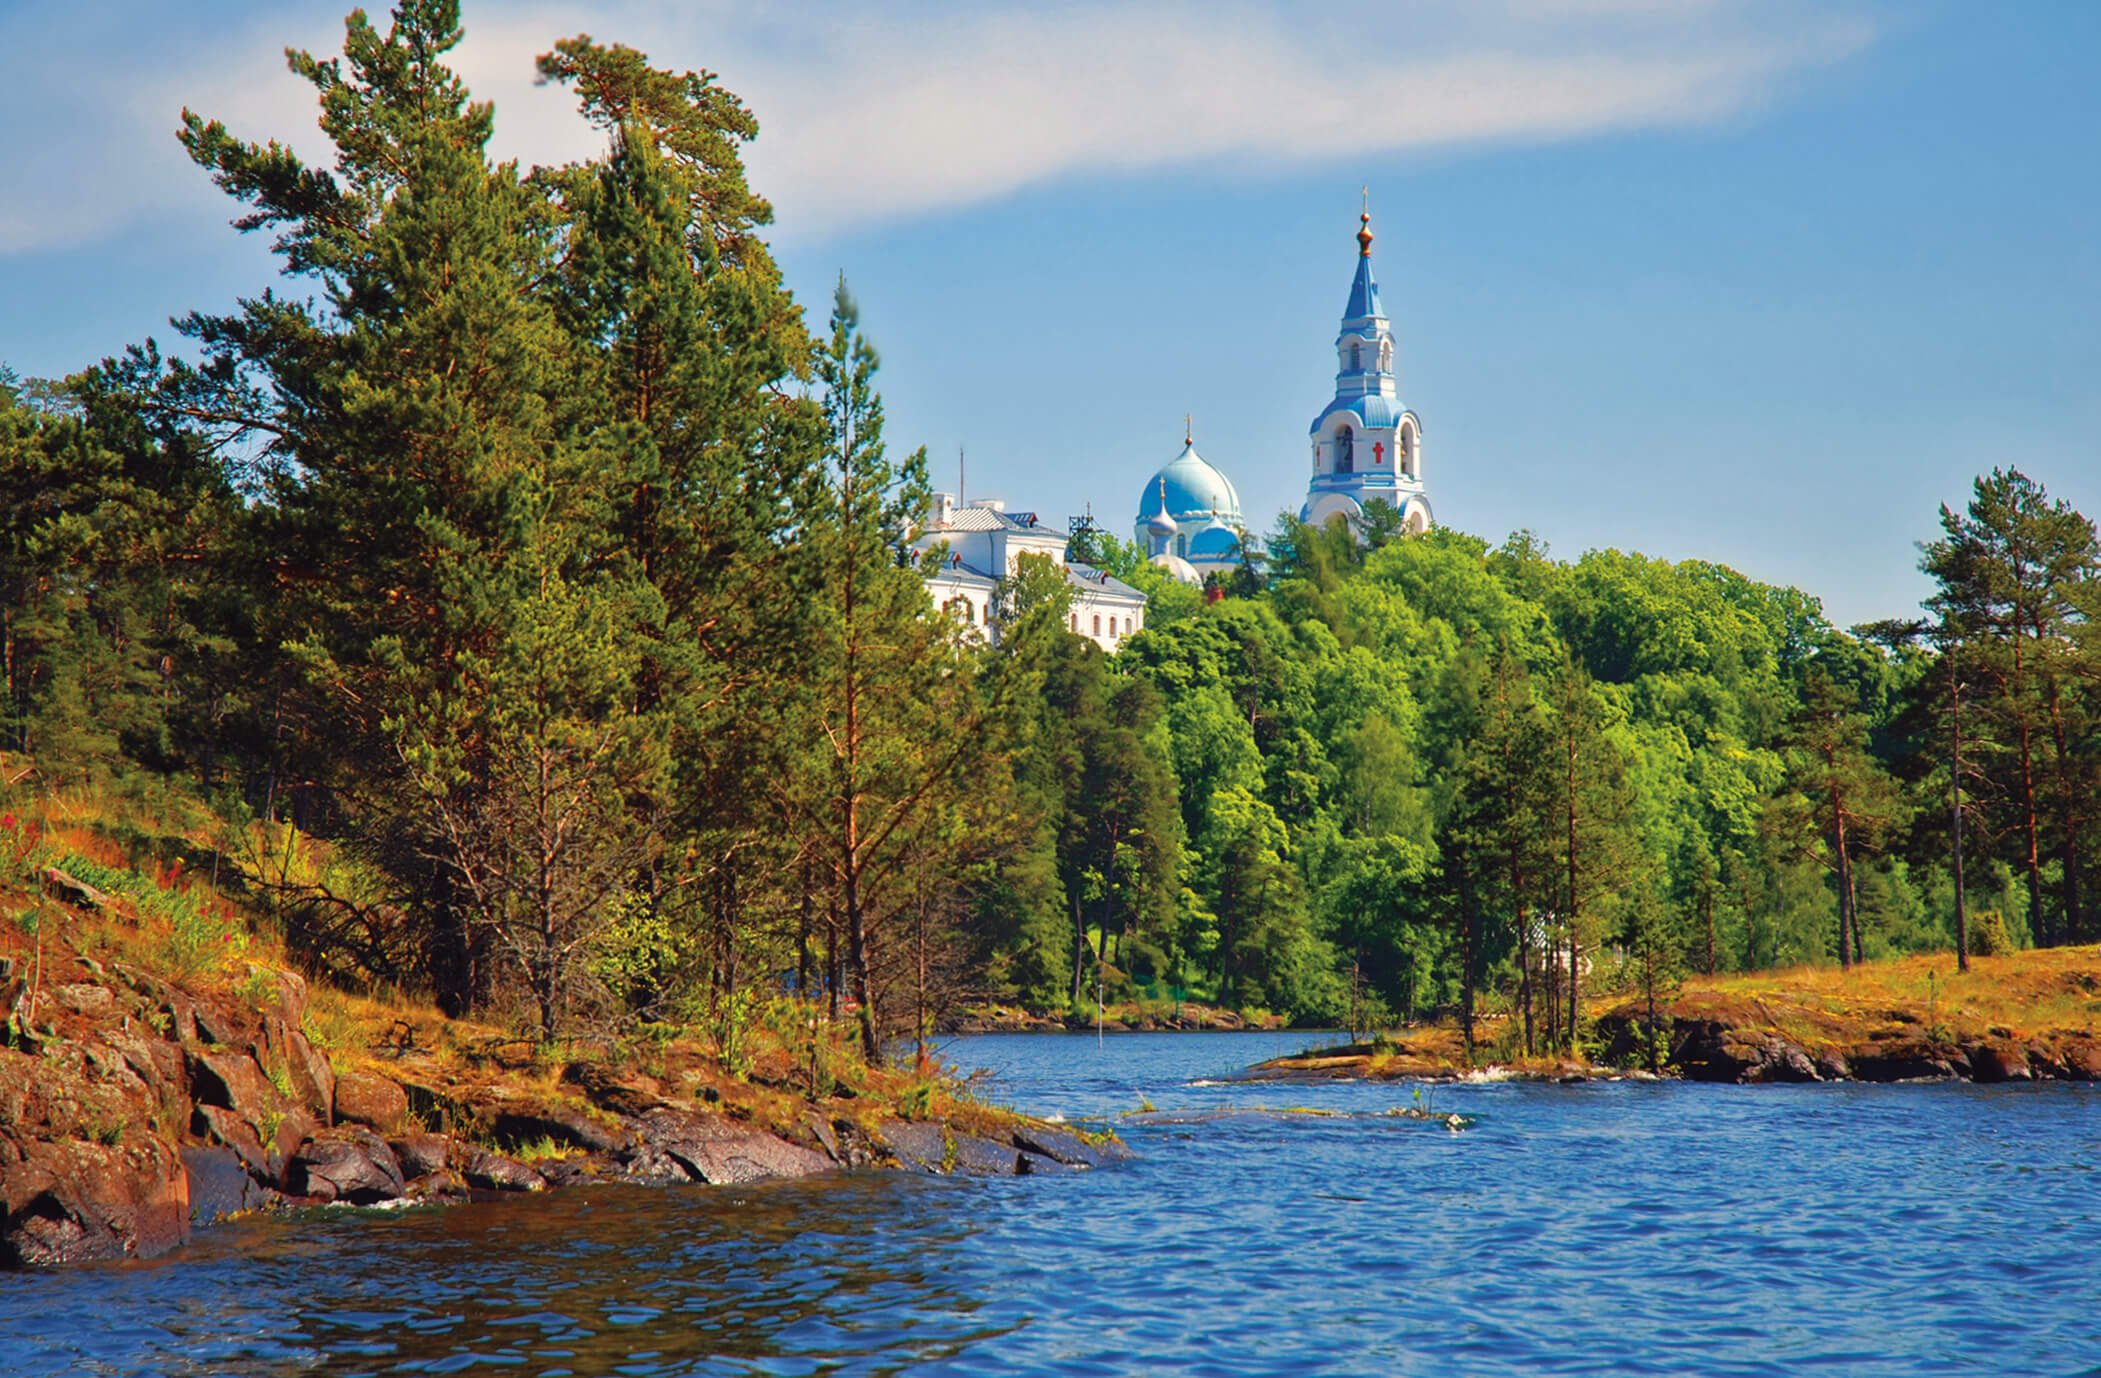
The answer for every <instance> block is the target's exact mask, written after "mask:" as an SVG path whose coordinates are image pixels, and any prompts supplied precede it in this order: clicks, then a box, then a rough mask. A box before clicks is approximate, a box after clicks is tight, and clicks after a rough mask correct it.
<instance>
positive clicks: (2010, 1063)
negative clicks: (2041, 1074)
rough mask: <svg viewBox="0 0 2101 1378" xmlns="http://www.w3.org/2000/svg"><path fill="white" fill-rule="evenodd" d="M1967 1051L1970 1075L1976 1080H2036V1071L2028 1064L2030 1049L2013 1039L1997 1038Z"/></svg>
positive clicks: (1993, 1083) (1985, 1082)
mask: <svg viewBox="0 0 2101 1378" xmlns="http://www.w3.org/2000/svg"><path fill="white" fill-rule="evenodd" d="M1967 1051H1968V1053H1969V1058H1970V1077H1971V1079H1972V1080H1974V1081H1978V1082H1982V1083H1984V1084H1986V1085H1997V1084H1999V1083H2001V1082H2007V1081H2033V1080H2035V1072H2034V1070H2033V1069H2032V1068H2030V1067H2029V1065H2028V1049H2027V1048H2026V1047H2024V1046H2023V1045H2021V1044H2019V1043H2016V1042H2014V1041H2012V1040H2011V1039H2002V1038H1995V1039H1993V1040H1992V1041H1991V1042H1989V1043H1980V1044H1978V1045H1977V1046H1976V1047H1974V1048H1970V1049H1968V1050H1967Z"/></svg>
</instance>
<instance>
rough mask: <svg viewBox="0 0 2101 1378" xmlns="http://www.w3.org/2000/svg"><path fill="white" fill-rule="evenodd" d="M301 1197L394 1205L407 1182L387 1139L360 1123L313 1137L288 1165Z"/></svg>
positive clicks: (287, 1179) (287, 1171)
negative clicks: (388, 1145) (387, 1202)
mask: <svg viewBox="0 0 2101 1378" xmlns="http://www.w3.org/2000/svg"><path fill="white" fill-rule="evenodd" d="M285 1182H286V1186H287V1187H288V1188H289V1189H290V1190H291V1192H292V1194H293V1195H295V1196H305V1197H310V1198H312V1199H314V1200H316V1201H347V1202H349V1203H350V1204H352V1205H357V1206H369V1205H374V1204H376V1203H378V1202H381V1201H393V1200H396V1199H398V1198H399V1197H400V1196H401V1193H402V1190H403V1188H404V1187H405V1186H406V1183H405V1182H404V1181H403V1180H402V1176H401V1165H400V1164H399V1163H398V1162H396V1161H395V1160H394V1150H393V1149H391V1148H388V1147H387V1142H386V1140H384V1139H382V1138H380V1137H379V1135H377V1134H374V1133H373V1132H372V1131H371V1130H369V1129H366V1128H364V1127H362V1126H360V1125H342V1126H339V1127H337V1128H335V1129H332V1130H329V1131H328V1132H327V1133H326V1134H323V1135H320V1136H318V1137H316V1138H312V1139H308V1140H307V1141H306V1143H304V1144H303V1145H301V1146H300V1149H299V1151H298V1152H297V1153H295V1154H293V1155H292V1159H291V1161H290V1162H289V1163H287V1164H286V1165H285Z"/></svg>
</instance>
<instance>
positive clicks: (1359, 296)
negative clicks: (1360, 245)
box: [1330, 254, 1386, 321]
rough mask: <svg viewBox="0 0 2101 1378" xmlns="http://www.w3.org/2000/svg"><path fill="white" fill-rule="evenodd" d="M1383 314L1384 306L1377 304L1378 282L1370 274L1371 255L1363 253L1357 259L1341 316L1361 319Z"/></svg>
mask: <svg viewBox="0 0 2101 1378" xmlns="http://www.w3.org/2000/svg"><path fill="white" fill-rule="evenodd" d="M1330 300H1333V298H1330ZM1385 314H1386V308H1385V307H1383V306H1381V305H1379V284H1378V283H1377V282H1376V281H1374V280H1373V278H1372V275H1371V255H1370V254H1364V255H1362V256H1360V257H1359V258H1358V259H1357V277H1356V280H1355V281H1353V282H1351V283H1350V304H1349V305H1348V306H1345V307H1344V308H1343V309H1342V318H1343V319H1344V320H1346V321H1362V320H1369V319H1370V318H1372V317H1374V316H1380V317H1383V316H1385Z"/></svg>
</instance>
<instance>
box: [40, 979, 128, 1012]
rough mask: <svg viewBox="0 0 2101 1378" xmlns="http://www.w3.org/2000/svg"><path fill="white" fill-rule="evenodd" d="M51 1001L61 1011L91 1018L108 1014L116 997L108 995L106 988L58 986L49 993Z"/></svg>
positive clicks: (85, 985) (107, 988)
mask: <svg viewBox="0 0 2101 1378" xmlns="http://www.w3.org/2000/svg"><path fill="white" fill-rule="evenodd" d="M51 1001H52V1003H53V1004H55V1005H57V1006H58V1007H59V1008H60V1009H62V1010H70V1011H72V1012H73V1013H74V1014H78V1015H85V1016H87V1017H89V1018H93V1017H94V1016H96V1015H98V1014H108V1013H109V1012H110V1010H111V1008H112V1007H114V1006H115V1004H116V1003H117V1002H116V997H115V996H112V995H111V994H110V993H109V987H108V986H96V985H87V984H82V985H72V986H59V987H57V988H56V989H54V990H53V991H52V992H51Z"/></svg>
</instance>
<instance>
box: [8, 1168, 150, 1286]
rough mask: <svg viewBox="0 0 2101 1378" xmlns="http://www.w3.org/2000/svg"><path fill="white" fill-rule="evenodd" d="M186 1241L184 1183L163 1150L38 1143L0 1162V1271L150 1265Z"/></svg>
mask: <svg viewBox="0 0 2101 1378" xmlns="http://www.w3.org/2000/svg"><path fill="white" fill-rule="evenodd" d="M189 1237H190V1200H189V1179H188V1176H187V1175H186V1174H185V1172H184V1171H183V1165H182V1160H181V1158H179V1157H178V1156H177V1155H176V1153H175V1151H174V1150H173V1149H172V1148H170V1147H168V1146H167V1145H166V1144H160V1143H145V1144H136V1145H130V1146H126V1147H122V1148H118V1147H113V1146H110V1145H105V1144H90V1143H83V1142H81V1141H79V1140H75V1139H65V1140H49V1139H39V1140H30V1141H28V1142H26V1143H23V1144H21V1145H20V1146H19V1156H16V1154H13V1153H8V1154H4V1155H0V1266H10V1267H23V1266H44V1265H49V1264H58V1263H85V1262H89V1261H92V1260H95V1259H107V1258H124V1257H136V1258H151V1257H153V1256H154V1255H156V1254H161V1253H165V1252H167V1251H168V1250H169V1249H172V1248H174V1247H175V1246H177V1245H178V1244H182V1243H185V1242H186V1241H187V1240H188V1239H189Z"/></svg>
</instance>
